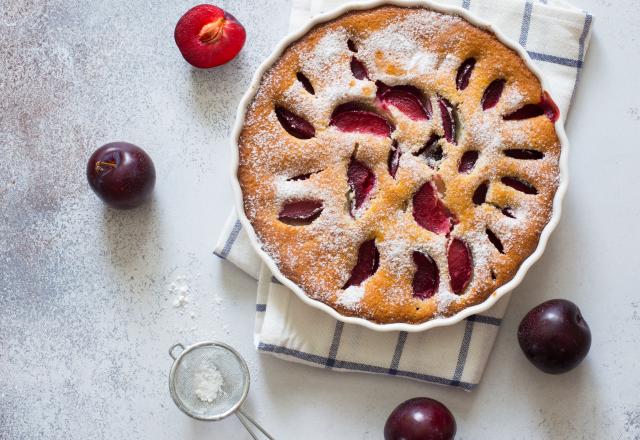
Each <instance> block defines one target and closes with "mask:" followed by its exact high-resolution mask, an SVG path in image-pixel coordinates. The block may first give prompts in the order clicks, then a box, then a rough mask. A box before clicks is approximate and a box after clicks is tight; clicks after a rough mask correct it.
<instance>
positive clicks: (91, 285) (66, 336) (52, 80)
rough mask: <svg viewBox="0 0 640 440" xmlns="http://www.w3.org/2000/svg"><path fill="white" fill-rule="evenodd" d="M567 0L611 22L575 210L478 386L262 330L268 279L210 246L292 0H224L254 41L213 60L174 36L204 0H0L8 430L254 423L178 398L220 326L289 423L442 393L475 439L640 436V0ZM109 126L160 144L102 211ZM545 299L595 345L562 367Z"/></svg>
mask: <svg viewBox="0 0 640 440" xmlns="http://www.w3.org/2000/svg"><path fill="white" fill-rule="evenodd" d="M574 2H575V3H577V4H579V5H580V6H582V7H584V8H586V9H589V10H590V11H591V12H593V13H594V14H595V15H596V22H595V33H594V37H593V40H592V45H591V48H590V51H589V54H588V57H587V65H586V68H585V69H584V71H583V74H582V84H581V87H580V89H579V91H578V96H577V99H576V102H575V105H574V108H573V110H572V114H571V116H570V120H569V122H568V127H567V131H568V133H569V137H570V139H571V141H572V152H571V174H572V182H571V186H570V191H569V194H568V197H567V199H566V204H565V208H566V212H565V214H564V216H563V220H562V222H561V225H560V227H559V229H558V230H557V231H556V233H555V234H554V236H553V239H552V240H551V244H550V246H549V249H548V252H547V253H546V255H545V256H544V258H543V259H542V261H541V262H539V263H538V264H537V265H536V266H535V268H534V269H533V270H531V271H530V273H529V275H528V276H527V278H526V281H525V283H524V284H523V285H522V286H520V287H519V288H518V292H517V294H516V295H515V297H514V299H513V301H512V304H511V308H510V311H509V314H508V317H507V319H506V321H505V325H504V328H503V330H502V332H501V334H500V337H499V339H498V342H497V344H496V349H495V351H494V353H493V356H492V358H491V360H490V362H489V365H488V368H487V372H486V376H485V378H484V381H483V383H482V385H481V386H480V387H479V389H478V390H477V391H475V392H473V393H471V394H467V393H463V392H460V391H456V390H447V389H443V388H439V387H435V386H430V385H425V384H420V383H416V382H411V381H406V380H398V379H395V380H394V379H389V378H380V377H371V376H366V375H359V374H358V375H345V374H338V373H331V372H327V371H323V370H321V369H312V368H309V367H304V366H300V365H294V364H289V363H285V362H282V361H280V360H277V359H275V358H272V357H268V356H258V355H257V354H256V353H255V352H254V350H253V348H252V343H251V331H252V325H253V312H252V311H253V294H254V291H255V284H254V282H253V281H252V280H250V279H249V278H248V277H247V276H245V275H243V274H242V273H240V272H239V271H238V270H236V269H235V268H233V267H231V266H229V265H226V264H224V263H221V262H220V261H217V260H216V259H215V257H214V256H213V255H212V254H211V251H212V249H213V244H214V242H215V239H216V235H217V231H218V230H219V229H220V227H221V226H222V224H223V221H224V218H225V217H226V215H227V212H228V209H229V206H230V203H231V191H230V188H229V185H228V158H229V147H228V145H227V137H228V133H229V131H230V127H231V124H232V122H233V117H234V114H235V107H236V105H237V102H238V100H239V98H240V96H241V94H242V92H243V90H244V89H245V87H246V86H247V84H248V82H249V80H250V77H251V74H252V72H253V70H254V69H255V67H256V66H257V65H258V63H259V62H260V61H261V60H262V59H263V58H264V57H266V55H267V54H268V53H269V52H270V50H271V48H272V47H273V46H274V44H275V43H276V42H277V40H278V39H279V38H280V37H281V36H283V35H284V34H285V32H286V23H287V18H288V14H289V4H288V1H287V0H269V1H259V0H235V1H227V2H224V3H220V4H221V6H224V7H226V8H228V9H229V10H230V11H232V12H233V14H234V15H236V16H237V17H238V18H239V19H240V20H241V22H242V23H244V24H245V26H246V27H247V30H248V43H247V46H246V47H245V49H244V50H243V51H242V53H241V55H240V56H239V57H238V58H237V59H236V60H234V61H233V62H231V63H230V64H228V65H226V66H224V67H221V68H219V69H216V70H212V71H197V70H193V69H191V68H190V67H189V66H188V65H187V64H186V63H184V62H183V60H182V59H181V57H180V54H179V53H178V51H177V49H176V48H175V45H174V42H173V28H174V25H175V22H176V20H177V19H178V17H179V16H180V15H181V14H182V13H183V12H184V11H185V10H186V9H188V7H190V6H193V4H194V3H192V2H187V1H182V0H179V1H171V2H169V1H161V0H146V1H139V0H127V1H124V0H104V1H97V2H82V1H74V0H59V1H46V0H38V1H34V0H2V1H0V149H1V150H0V151H1V154H0V439H11V440H13V439H45V438H46V439H69V438H73V439H76V438H77V439H171V438H184V439H205V438H207V439H210V438H217V439H229V438H234V439H235V438H245V437H243V435H244V434H243V433H242V431H241V427H240V425H239V423H238V421H237V420H234V419H229V420H225V421H223V422H220V423H218V424H215V425H210V424H205V423H201V422H195V421H192V420H190V419H188V418H187V417H185V416H183V415H182V414H181V413H180V412H179V411H178V410H177V409H176V408H175V406H174V405H173V403H172V401H171V399H170V397H169V393H168V390H167V373H168V370H169V367H170V359H169V357H168V355H167V351H166V350H167V348H168V347H169V346H170V345H171V344H172V343H173V342H176V341H178V340H182V341H184V342H187V343H190V342H195V341H197V340H200V339H205V338H206V339H211V338H219V339H223V340H225V341H227V342H229V343H230V344H232V345H234V346H236V347H237V348H238V349H239V350H240V351H241V352H242V353H243V354H244V355H245V356H246V357H247V358H248V361H249V365H250V369H251V373H252V375H253V385H252V391H251V394H250V397H249V400H248V402H247V404H246V407H247V409H248V410H249V411H250V412H253V413H255V414H256V416H257V417H258V418H259V419H261V420H262V421H264V423H265V425H266V426H267V427H268V428H269V429H270V430H271V431H272V432H273V433H274V434H276V435H277V436H278V438H283V439H297V438H309V439H311V438H322V439H326V438H345V439H346V438H349V439H352V438H367V439H368V438H370V439H374V438H380V437H381V429H382V425H383V423H384V420H385V418H386V415H387V414H388V412H389V411H390V409H391V408H392V407H393V406H395V405H396V404H397V403H398V402H400V401H402V400H404V399H406V398H409V397H413V396H416V395H430V396H433V397H436V398H438V399H441V400H443V401H444V402H446V403H447V404H448V405H449V406H450V407H451V409H452V410H453V412H454V413H455V414H456V415H457V417H458V422H459V423H458V424H459V433H460V438H463V439H478V438H492V439H580V438H584V439H634V440H637V439H640V400H639V399H638V395H640V374H639V373H638V366H639V365H640V354H639V351H638V341H639V340H640V295H639V287H638V273H639V272H640V263H639V261H640V259H639V257H638V246H639V245H640V240H639V233H638V223H639V220H640V208H639V204H638V201H639V200H638V188H640V175H639V173H638V163H639V162H640V146H639V145H638V136H637V133H638V130H639V129H640V84H639V83H638V80H637V71H638V69H639V68H640V61H639V58H640V57H639V55H640V52H639V51H638V47H639V41H638V39H639V38H640V27H639V25H638V23H640V12H639V11H638V9H637V6H636V2H635V1H634V0H618V1H616V2H613V1H609V0H574ZM113 140H128V141H131V142H134V143H136V144H138V145H140V146H142V147H144V148H145V149H146V150H147V151H148V152H149V153H150V154H151V155H152V157H153V158H154V161H155V163H156V167H157V172H158V182H157V188H156V192H155V198H154V200H153V202H152V203H150V204H149V205H147V206H145V207H143V208H141V209H138V210H135V211H131V212H115V211H112V210H109V209H106V208H104V207H103V206H102V204H101V203H100V202H99V201H98V199H97V198H96V197H95V196H94V195H93V194H92V193H91V192H90V190H89V188H88V186H87V184H86V181H85V175H84V172H85V171H84V167H85V161H86V159H87V157H88V156H89V154H90V153H91V152H92V151H93V150H94V149H95V148H97V147H98V146H100V145H102V144H103V143H106V142H109V141H113ZM179 276H185V277H187V278H188V280H189V281H188V283H189V285H190V286H191V289H192V291H191V292H190V294H189V298H190V303H189V304H187V305H186V306H185V308H183V309H176V308H175V307H174V306H173V302H174V300H175V295H174V294H173V293H171V292H169V290H168V284H169V283H170V282H172V281H173V280H175V279H176V278H177V277H179ZM552 297H566V298H570V299H573V300H574V301H576V302H577V303H578V304H579V305H580V306H581V308H582V310H583V312H584V315H585V316H586V318H587V320H588V321H589V323H590V324H591V328H592V331H593V336H594V341H593V347H592V352H591V354H590V356H589V358H588V361H587V362H586V363H585V364H584V365H582V366H581V367H580V368H579V369H577V370H575V371H573V372H571V373H569V374H567V375H564V376H561V377H552V376H545V375H543V374H542V373H539V372H538V371H536V370H534V369H533V368H532V367H530V366H529V365H528V364H527V362H526V361H525V360H524V358H523V356H522V355H521V353H520V350H519V348H518V347H517V341H516V336H515V329H516V327H517V324H518V322H519V320H520V318H521V317H522V315H523V314H524V313H525V312H526V311H527V310H528V309H529V308H530V307H532V306H533V305H535V304H537V303H539V302H541V301H542V300H544V299H547V298H552ZM192 313H193V314H194V317H193V318H192V317H191V314H192Z"/></svg>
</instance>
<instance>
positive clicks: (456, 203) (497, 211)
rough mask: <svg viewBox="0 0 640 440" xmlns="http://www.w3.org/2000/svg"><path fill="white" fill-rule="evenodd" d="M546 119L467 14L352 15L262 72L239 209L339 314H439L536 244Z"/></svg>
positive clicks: (519, 70)
mask: <svg viewBox="0 0 640 440" xmlns="http://www.w3.org/2000/svg"><path fill="white" fill-rule="evenodd" d="M557 116H558V111H557V108H556V107H555V105H554V104H553V102H552V101H551V99H550V98H549V97H548V95H547V94H546V93H545V92H544V91H543V90H542V88H541V85H540V82H539V80H538V78H537V77H536V76H535V75H534V74H533V73H532V72H531V71H530V70H529V69H528V68H527V66H526V63H525V62H524V61H523V60H522V59H521V58H520V56H519V55H518V54H517V53H516V52H514V51H513V50H511V49H509V48H507V47H506V46H505V45H504V44H502V43H501V42H500V41H499V40H498V39H497V38H496V37H495V36H494V35H493V34H491V33H490V32H488V31H486V30H483V29H480V28H477V27H475V26H474V25H472V24H470V23H469V22H467V21H466V20H464V19H463V18H460V17H457V16H452V15H447V14H441V13H438V12H435V11H431V10H428V9H425V8H406V7H397V6H382V7H378V8H375V9H370V10H365V11H352V12H349V13H347V14H345V15H342V16H340V17H339V18H337V19H334V20H332V21H330V22H327V23H324V24H321V25H319V26H316V27H315V28H313V29H312V30H311V31H310V32H308V33H307V34H306V35H305V36H303V37H302V38H300V39H299V40H297V41H296V42H295V43H293V44H291V45H290V46H289V47H288V48H287V49H286V50H285V51H284V52H283V53H282V55H281V56H280V58H279V59H278V60H277V61H276V62H275V63H274V64H273V66H272V67H271V68H270V69H269V70H268V71H267V72H266V73H265V74H264V76H263V77H262V80H261V83H260V86H259V89H258V91H257V93H256V95H255V97H254V99H253V101H252V102H251V104H250V105H249V107H248V109H247V113H246V117H245V121H244V126H243V128H242V131H241V134H240V137H239V167H238V180H239V182H240V186H241V189H242V194H243V203H244V210H245V213H246V215H247V218H248V219H249V221H250V222H251V224H252V225H253V228H254V230H255V232H256V234H257V236H258V238H259V240H260V242H261V245H262V247H263V249H264V250H265V251H266V252H267V253H268V254H269V255H270V256H271V257H272V258H273V260H274V261H275V262H276V264H277V265H278V267H279V269H280V271H281V272H282V273H283V274H284V275H285V276H286V277H287V278H289V279H290V280H292V281H293V282H294V283H296V284H297V285H299V286H300V287H301V288H302V290H303V291H304V292H305V293H306V294H307V295H308V296H309V297H311V298H314V299H317V300H319V301H322V302H324V303H326V304H328V305H329V306H331V307H333V308H334V309H336V310H337V311H338V312H340V313H341V314H343V315H347V316H358V317H362V318H365V319H367V320H371V321H374V322H378V323H391V322H405V323H420V322H424V321H428V320H431V319H434V318H436V317H439V316H450V315H452V314H455V313H456V312H458V311H460V310H462V309H464V308H466V307H469V306H472V305H475V304H479V303H481V302H483V301H484V300H485V299H487V298H488V297H489V296H490V295H491V294H492V293H493V292H494V291H495V290H496V289H497V288H498V287H500V286H501V285H503V284H505V283H506V282H508V281H509V280H511V279H512V278H513V276H514V275H515V274H516V272H517V270H518V268H519V267H520V265H521V263H522V262H523V261H524V260H525V259H526V258H527V257H528V256H529V255H530V254H531V253H532V252H533V251H534V250H535V248H536V246H537V244H538V240H539V237H540V234H541V232H542V230H543V228H544V226H545V225H546V224H547V222H548V221H549V219H550V216H551V213H552V203H553V198H554V195H555V192H556V189H557V186H558V176H559V165H558V163H559V156H560V141H559V139H558V136H557V134H556V132H555V128H554V121H555V119H557Z"/></svg>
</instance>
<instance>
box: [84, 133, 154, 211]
mask: <svg viewBox="0 0 640 440" xmlns="http://www.w3.org/2000/svg"><path fill="white" fill-rule="evenodd" d="M87 179H88V180H89V185H90V186H91V189H92V190H93V192H95V193H96V194H97V195H98V197H100V198H101V199H102V201H104V202H105V203H106V204H107V205H109V206H111V207H113V208H118V209H130V208H135V207H136V206H139V205H140V204H142V203H143V202H144V201H145V200H147V199H148V198H149V196H150V195H151V192H152V191H153V187H154V185H155V183H156V170H155V167H154V166H153V161H152V160H151V158H150V157H149V155H148V154H147V153H146V152H145V151H144V150H143V149H142V148H140V147H137V146H135V145H133V144H130V143H127V142H112V143H110V144H106V145H103V146H102V147H100V148H98V149H97V150H96V151H95V152H94V153H93V154H92V155H91V157H90V158H89V163H88V164H87Z"/></svg>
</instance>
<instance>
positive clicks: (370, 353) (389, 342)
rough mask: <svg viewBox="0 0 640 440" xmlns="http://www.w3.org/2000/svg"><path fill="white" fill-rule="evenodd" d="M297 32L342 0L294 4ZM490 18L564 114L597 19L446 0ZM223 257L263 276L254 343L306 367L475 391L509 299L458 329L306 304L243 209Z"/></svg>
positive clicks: (540, 6)
mask: <svg viewBox="0 0 640 440" xmlns="http://www.w3.org/2000/svg"><path fill="white" fill-rule="evenodd" d="M292 3H293V4H292V10H291V26H290V27H291V29H297V28H299V27H301V26H302V25H304V23H305V22H306V21H307V20H309V19H310V18H311V17H313V16H314V15H317V14H318V13H321V12H325V11H327V10H330V9H333V8H335V7H337V6H340V5H341V4H343V3H346V2H345V1H344V0H293V2H292ZM441 3H443V4H447V5H457V6H462V7H463V8H465V9H469V10H471V11H472V12H473V13H474V14H476V15H478V16H480V17H481V18H483V19H485V20H488V21H491V22H492V23H494V24H495V25H496V26H498V28H499V29H501V30H502V31H503V32H504V33H505V34H506V35H507V36H509V37H510V38H512V39H514V40H515V41H518V42H519V43H520V44H521V45H522V46H523V47H525V48H526V50H527V51H528V53H529V55H530V56H531V58H532V59H533V60H534V62H535V63H536V65H537V66H538V67H539V68H540V70H541V71H542V72H543V74H544V75H545V78H546V80H547V82H548V86H549V88H550V93H551V95H552V96H553V98H554V100H555V102H556V103H557V104H558V106H559V107H560V109H561V114H562V115H563V117H564V115H566V114H567V110H568V109H569V105H570V104H571V100H572V98H573V95H574V93H575V89H576V85H577V84H578V79H579V76H580V70H581V68H582V65H583V63H584V57H585V53H586V50H587V46H588V43H589V35H590V31H591V23H592V16H591V15H590V14H589V13H587V12H585V11H581V10H580V9H577V8H575V7H573V6H572V5H570V4H568V3H566V2H564V1H563V0H538V1H536V2H534V1H526V0H441ZM215 254H216V255H218V256H219V257H220V258H222V259H226V260H228V261H230V262H231V263H233V264H235V265H236V266H238V267H239V268H240V269H242V270H243V271H245V272H246V273H248V274H249V275H251V276H252V277H254V278H256V279H258V299H257V304H256V321H255V330H254V341H255V344H256V347H257V349H258V350H259V351H261V352H264V353H271V354H273V355H275V356H278V357H280V358H283V359H286V360H290V361H294V362H301V363H305V364H308V365H312V366H316V367H323V368H329V369H334V370H339V371H362V372H368V373H378V374H386V375H391V376H401V377H408V378H412V379H417V380H422V381H426V382H431V383H437V384H442V385H449V386H455V387H459V388H463V389H465V390H471V389H472V388H473V387H474V386H476V385H477V384H478V383H479V381H480V377H481V375H482V372H483V370H484V367H485V364H486V362H487V359H488V357H489V354H490V352H491V349H492V346H493V343H494V341H495V338H496V335H497V333H498V329H499V328H500V323H501V318H502V317H503V315H504V313H505V310H506V308H507V304H508V301H509V296H508V295H507V296H505V297H503V298H502V299H501V300H500V301H498V303H497V304H496V305H494V307H492V308H491V309H490V310H489V311H487V312H485V313H483V314H481V315H475V316H470V317H468V318H467V319H465V320H464V321H462V322H460V323H458V324H457V325H453V326H448V327H440V328H436V329H433V330H429V331H426V332H421V333H406V332H387V333H380V332H375V331H372V330H369V329H366V328H364V327H361V326H358V325H351V324H344V323H342V322H340V321H336V320H335V319H333V318H331V317H330V316H329V315H328V314H326V313H324V312H322V311H320V310H318V309H314V308H312V307H309V306H307V305H306V304H304V303H303V302H302V301H300V300H299V299H298V298H297V297H296V296H295V294H294V293H292V292H291V291H290V290H289V289H288V288H286V287H285V286H283V285H282V284H280V283H279V282H278V281H277V280H276V279H275V278H273V276H272V275H271V273H270V271H269V270H268V269H267V267H266V266H265V265H264V264H262V261H261V260H260V258H259V257H258V255H257V254H256V253H255V252H254V251H253V248H252V247H251V244H250V242H249V238H248V236H247V235H246V233H245V231H243V229H242V226H241V225H240V222H239V221H238V218H237V215H236V213H235V211H233V213H232V214H231V215H230V216H229V219H228V220H227V223H226V225H225V227H224V230H223V231H222V234H221V236H220V238H219V241H218V244H217V245H216V249H215Z"/></svg>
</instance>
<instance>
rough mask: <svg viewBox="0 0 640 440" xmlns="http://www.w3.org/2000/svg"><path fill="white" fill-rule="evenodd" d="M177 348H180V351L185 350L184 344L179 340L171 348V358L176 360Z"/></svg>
mask: <svg viewBox="0 0 640 440" xmlns="http://www.w3.org/2000/svg"><path fill="white" fill-rule="evenodd" d="M177 348H180V349H181V350H180V353H182V352H183V351H184V345H182V344H181V343H180V342H178V343H177V344H173V345H172V346H171V348H170V349H169V356H171V358H172V359H173V360H174V361H175V360H176V359H178V355H179V354H180V353H178V354H175V353H174V352H175V351H176V349H177Z"/></svg>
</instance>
